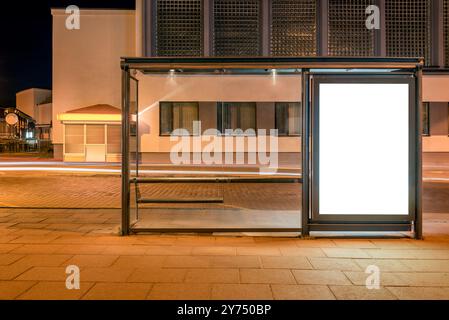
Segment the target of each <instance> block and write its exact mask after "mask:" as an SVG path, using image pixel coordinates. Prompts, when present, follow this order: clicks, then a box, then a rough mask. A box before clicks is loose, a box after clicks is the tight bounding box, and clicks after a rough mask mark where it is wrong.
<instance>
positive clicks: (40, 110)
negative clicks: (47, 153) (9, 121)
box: [16, 88, 53, 150]
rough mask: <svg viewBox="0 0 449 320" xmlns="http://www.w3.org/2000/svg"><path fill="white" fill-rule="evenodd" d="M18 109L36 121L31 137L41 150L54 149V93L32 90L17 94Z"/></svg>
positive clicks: (37, 89)
mask: <svg viewBox="0 0 449 320" xmlns="http://www.w3.org/2000/svg"><path fill="white" fill-rule="evenodd" d="M16 107H17V109H19V110H20V111H22V112H24V113H25V114H27V115H29V116H30V117H31V118H32V119H33V120H34V128H33V129H34V130H33V136H32V137H31V138H32V139H33V140H34V143H35V144H36V148H37V149H39V150H43V149H46V150H49V149H51V148H52V115H53V104H52V91H51V90H47V89H39V88H30V89H27V90H23V91H20V92H18V93H17V94H16Z"/></svg>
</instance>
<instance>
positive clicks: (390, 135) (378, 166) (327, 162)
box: [318, 83, 410, 215]
mask: <svg viewBox="0 0 449 320" xmlns="http://www.w3.org/2000/svg"><path fill="white" fill-rule="evenodd" d="M409 100H410V96H409V84H406V83H321V84H320V86H319V179H318V181H319V188H318V190H319V214H320V215H408V214H409V163H410V162H409V155H410V152H409V151H410V150H409V148H410V140H409V139H410V138H409V134H410V130H409V105H410V104H409V103H410V101H409Z"/></svg>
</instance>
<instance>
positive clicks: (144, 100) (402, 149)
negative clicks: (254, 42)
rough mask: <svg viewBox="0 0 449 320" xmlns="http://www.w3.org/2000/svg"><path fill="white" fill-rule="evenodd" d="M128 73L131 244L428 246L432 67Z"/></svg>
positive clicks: (183, 64)
mask: <svg viewBox="0 0 449 320" xmlns="http://www.w3.org/2000/svg"><path fill="white" fill-rule="evenodd" d="M121 68H122V225H121V231H122V234H123V235H129V234H133V233H139V232H145V233H164V232H170V233H202V232H204V233H248V232H259V233H260V232H264V233H272V232H273V233H274V232H276V233H278V232H283V233H289V234H295V235H298V236H299V235H301V236H303V237H307V236H309V235H310V233H314V232H348V233H350V232H383V233H387V232H388V233H389V232H398V233H409V234H410V235H411V236H413V237H415V238H418V239H419V238H421V237H422V202H421V197H422V172H421V154H422V148H421V130H422V124H421V104H422V103H421V79H422V68H423V60H422V59H419V58H337V57H313V58H281V57H279V58H278V57H270V58H268V57H248V58H246V57H241V58H234V57H232V58H231V57H229V58H227V57H226V58H223V57H205V58H190V57H189V58H122V61H121ZM229 145H231V146H232V148H230V149H229V148H228V147H229ZM185 147H186V148H187V149H186V148H185ZM195 147H198V148H197V149H195ZM186 150H188V151H186ZM198 150H199V151H198ZM267 159H269V160H271V162H270V161H265V160H267ZM273 159H275V161H274V160H273ZM251 161H252V162H251ZM273 163H274V164H273Z"/></svg>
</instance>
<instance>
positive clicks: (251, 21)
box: [213, 0, 261, 56]
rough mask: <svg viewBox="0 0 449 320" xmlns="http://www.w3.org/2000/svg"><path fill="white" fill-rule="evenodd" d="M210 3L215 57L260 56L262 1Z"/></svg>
mask: <svg viewBox="0 0 449 320" xmlns="http://www.w3.org/2000/svg"><path fill="white" fill-rule="evenodd" d="M213 3H214V7H213V12H214V25H213V53H214V55H216V56H258V55H260V54H261V41H260V38H261V23H260V20H261V14H260V11H261V1H259V0H215V1H214V2H213Z"/></svg>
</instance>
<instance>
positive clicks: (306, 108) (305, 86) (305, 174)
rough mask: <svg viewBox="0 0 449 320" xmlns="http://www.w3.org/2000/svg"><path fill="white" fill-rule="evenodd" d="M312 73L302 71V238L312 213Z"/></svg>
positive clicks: (306, 232)
mask: <svg viewBox="0 0 449 320" xmlns="http://www.w3.org/2000/svg"><path fill="white" fill-rule="evenodd" d="M309 117H310V72H309V70H308V69H303V71H302V181H303V182H302V217H301V218H302V223H301V224H302V232H301V235H302V237H303V238H304V237H308V236H309V235H310V232H309V212H310V203H309V199H310V119H309Z"/></svg>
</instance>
